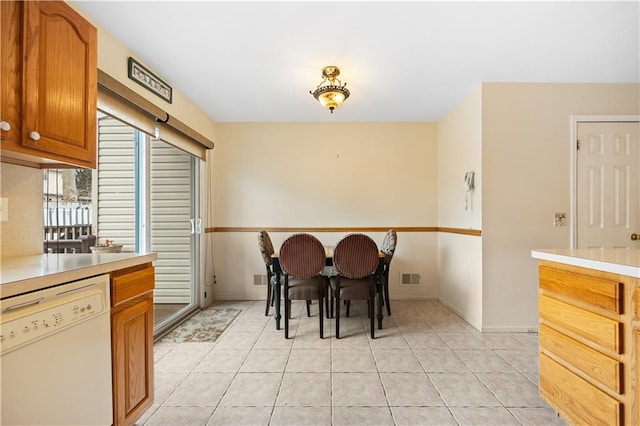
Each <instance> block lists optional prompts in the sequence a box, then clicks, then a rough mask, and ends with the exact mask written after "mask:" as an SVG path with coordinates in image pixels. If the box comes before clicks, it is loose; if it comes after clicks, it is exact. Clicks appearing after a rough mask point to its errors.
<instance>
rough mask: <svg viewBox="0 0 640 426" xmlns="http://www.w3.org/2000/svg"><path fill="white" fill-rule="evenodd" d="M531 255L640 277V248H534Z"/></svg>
mask: <svg viewBox="0 0 640 426" xmlns="http://www.w3.org/2000/svg"><path fill="white" fill-rule="evenodd" d="M531 256H532V257H534V258H535V259H539V260H548V261H550V262H557V263H564V264H566V265H572V266H579V267H583V268H589V269H595V270H597V271H603V272H611V273H614V274H620V275H627V276H630V277H634V278H640V249H553V250H532V251H531Z"/></svg>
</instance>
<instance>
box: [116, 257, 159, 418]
mask: <svg viewBox="0 0 640 426" xmlns="http://www.w3.org/2000/svg"><path fill="white" fill-rule="evenodd" d="M154 283H155V278H154V268H153V266H152V265H151V264H150V263H148V264H143V265H139V266H135V267H131V268H127V269H123V270H119V271H115V272H113V273H111V357H112V366H113V367H112V380H113V424H114V425H115V426H118V425H133V424H135V422H136V420H137V419H138V418H139V417H140V415H142V413H144V411H145V410H146V409H147V408H149V407H150V406H151V404H152V403H153V288H154Z"/></svg>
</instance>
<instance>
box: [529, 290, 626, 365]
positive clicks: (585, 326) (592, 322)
mask: <svg viewBox="0 0 640 426" xmlns="http://www.w3.org/2000/svg"><path fill="white" fill-rule="evenodd" d="M538 309H539V312H540V318H541V319H543V320H544V322H545V323H546V322H549V323H552V324H555V325H557V326H558V327H561V328H563V329H565V330H567V331H570V332H572V333H575V334H576V335H578V336H580V337H584V338H585V339H588V340H590V341H591V342H593V343H595V344H596V345H599V346H602V347H603V348H606V349H609V350H611V351H614V352H616V353H622V352H621V351H622V344H621V342H622V324H621V323H620V322H618V321H615V320H612V319H609V318H605V317H603V316H601V315H598V314H594V313H593V312H589V311H586V310H584V309H581V308H578V307H576V306H573V305H569V304H568V303H564V302H561V301H559V300H556V299H552V298H551V297H548V296H545V295H540V300H539V307H538Z"/></svg>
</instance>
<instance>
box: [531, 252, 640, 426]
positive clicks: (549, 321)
mask: <svg viewBox="0 0 640 426" xmlns="http://www.w3.org/2000/svg"><path fill="white" fill-rule="evenodd" d="M539 279H540V283H539V298H538V311H539V336H540V337H539V351H540V353H539V361H540V365H539V367H540V396H541V397H542V398H543V399H544V400H545V401H547V402H548V403H549V404H550V405H551V406H552V407H553V408H554V409H555V410H556V411H557V412H558V413H559V414H560V415H561V416H562V417H563V418H564V419H565V420H567V421H568V422H569V423H570V424H575V425H587V424H589V425H591V424H593V425H595V424H602V425H605V424H606V425H638V424H640V423H639V422H640V408H639V407H638V404H639V402H638V395H639V394H638V385H640V374H639V373H638V372H637V371H638V369H639V367H640V364H639V362H638V356H639V353H640V331H638V321H637V319H638V312H640V307H639V306H638V302H639V297H638V291H639V290H638V289H639V288H640V280H639V279H637V278H633V277H629V276H624V275H619V274H613V273H607V272H602V271H597V270H591V269H586V268H579V267H575V266H569V265H564V264H559V263H553V262H548V261H541V262H540V266H539Z"/></svg>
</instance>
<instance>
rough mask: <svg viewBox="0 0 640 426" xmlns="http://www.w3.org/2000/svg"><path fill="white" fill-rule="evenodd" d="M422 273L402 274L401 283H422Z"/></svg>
mask: <svg viewBox="0 0 640 426" xmlns="http://www.w3.org/2000/svg"><path fill="white" fill-rule="evenodd" d="M420 278H421V277H420V274H409V273H404V272H403V273H401V274H400V285H420Z"/></svg>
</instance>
